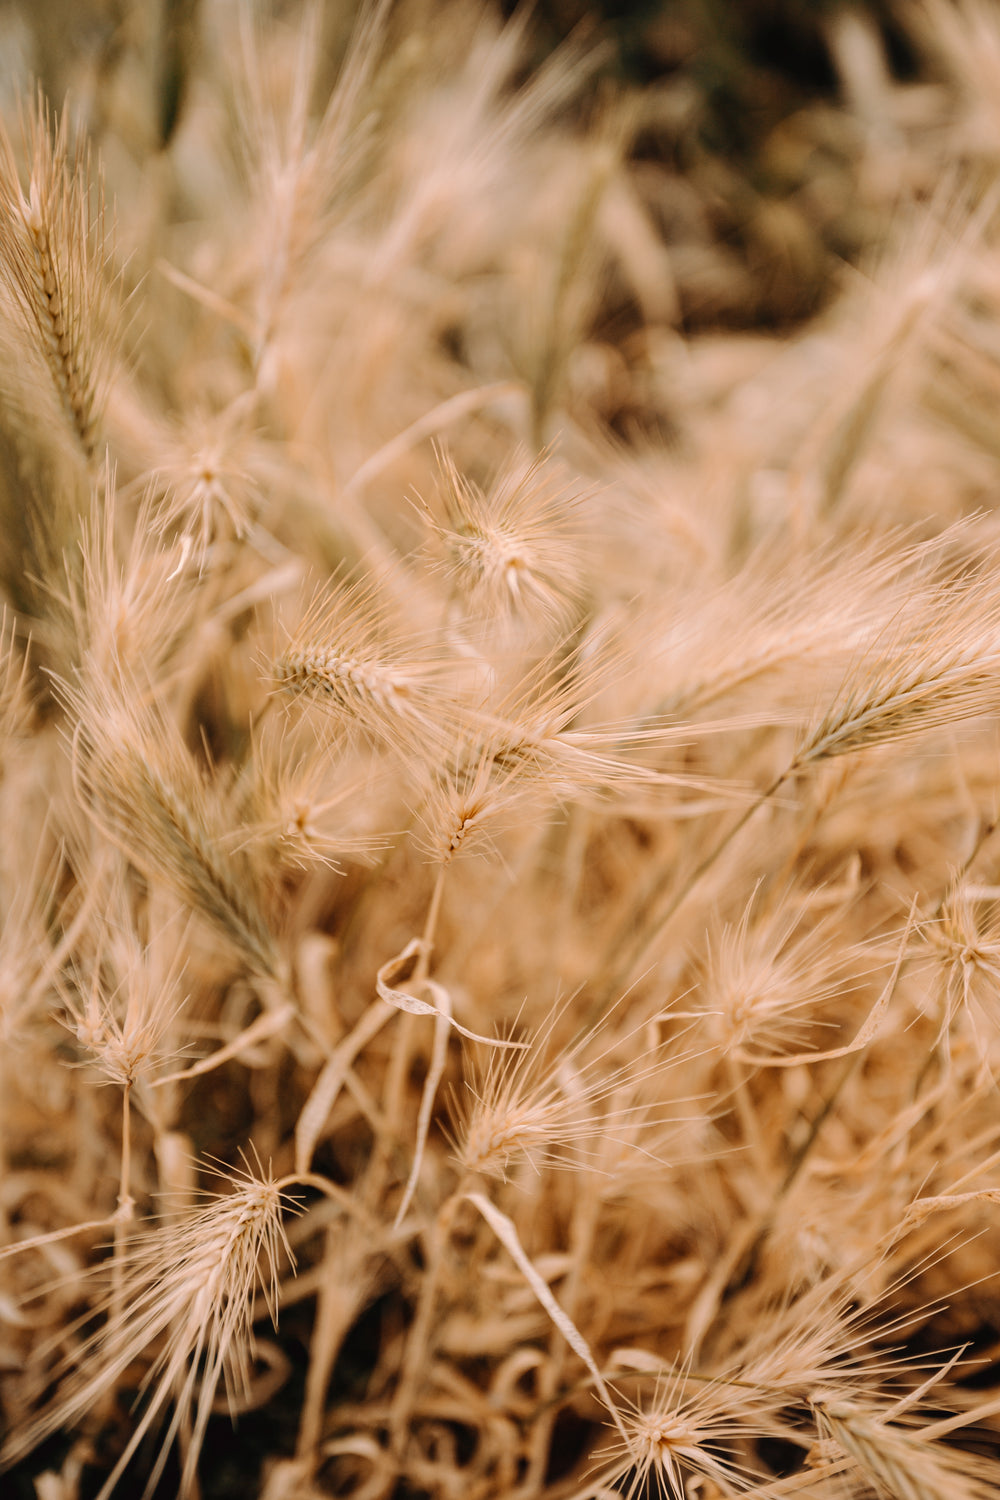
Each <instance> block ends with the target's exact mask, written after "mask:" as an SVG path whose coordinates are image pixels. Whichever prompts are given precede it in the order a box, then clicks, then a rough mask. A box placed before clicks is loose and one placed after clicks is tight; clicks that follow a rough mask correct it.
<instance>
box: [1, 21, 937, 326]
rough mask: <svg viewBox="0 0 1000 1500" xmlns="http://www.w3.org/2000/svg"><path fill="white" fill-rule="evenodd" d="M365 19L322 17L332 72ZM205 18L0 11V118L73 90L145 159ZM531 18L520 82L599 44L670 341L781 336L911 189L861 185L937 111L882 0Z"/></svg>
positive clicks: (168, 128) (181, 93)
mask: <svg viewBox="0 0 1000 1500" xmlns="http://www.w3.org/2000/svg"><path fill="white" fill-rule="evenodd" d="M480 8H481V9H482V10H483V11H484V12H486V11H491V12H493V11H494V10H495V8H494V7H490V6H487V5H482V6H481V7H480ZM277 9H278V11H279V12H280V9H281V7H280V6H279V7H277ZM361 9H362V7H361V5H360V4H358V3H356V0H348V3H345V4H343V5H336V4H335V5H329V6H326V7H325V17H326V18H325V23H324V24H325V26H326V41H327V44H328V49H329V50H328V55H329V57H330V59H331V68H332V67H333V66H334V65H335V63H336V60H337V58H338V56H339V55H341V54H342V52H343V48H344V47H345V46H346V43H347V38H348V37H349V35H350V33H351V30H352V27H353V24H354V21H355V19H356V17H357V15H358V13H359V12H360V10H361ZM461 9H462V15H463V18H464V19H465V20H466V21H467V19H468V14H469V8H468V7H462V8H461ZM201 10H202V8H201V7H200V5H199V0H42V3H40V4H28V3H22V0H8V3H7V4H6V5H5V6H4V7H3V8H2V9H0V90H2V93H0V106H2V105H4V104H7V105H9V103H10V100H11V99H12V98H13V97H16V96H17V94H18V93H19V92H21V91H23V87H24V80H25V78H26V77H34V78H36V79H37V81H38V82H39V84H40V86H41V87H42V89H43V91H44V92H45V94H46V95H47V97H48V98H50V99H52V100H54V101H57V102H58V101H61V100H62V99H63V98H64V97H65V96H66V95H67V93H68V94H69V95H70V97H71V98H72V100H73V101H74V107H75V108H76V109H77V110H78V111H79V112H80V113H81V114H82V116H83V117H84V123H85V124H86V126H87V129H88V131H89V132H90V134H91V136H92V137H93V138H95V139H96V140H97V141H98V143H103V141H104V139H105V138H106V137H108V136H109V135H112V134H113V135H114V137H115V139H116V141H126V142H128V143H129V145H130V148H131V151H132V153H133V155H134V157H135V160H136V162H137V163H141V162H142V161H143V160H145V159H146V158H148V157H150V156H153V155H156V154H157V153H160V152H163V151H164V150H166V149H169V147H170V143H171V141H172V140H173V138H174V136H175V135H176V133H177V132H178V131H179V130H181V129H182V128H183V124H184V116H185V109H186V105H187V101H188V99H189V97H190V95H191V91H192V88H193V87H194V85H195V83H196V80H197V78H198V75H199V70H200V68H201V66H202V58H201V54H202V52H203V48H204V37H203V35H202V28H203V16H202V14H201ZM445 10H453V7H451V6H448V5H447V4H442V3H441V0H399V3H398V4H397V5H396V6H395V7H394V12H393V15H394V21H393V24H394V26H395V28H396V29H397V33H398V34H405V35H406V36H407V37H408V38H409V39H410V41H411V43H412V44H413V45H417V44H418V43H419V40H420V38H421V37H422V36H431V37H433V36H434V34H435V31H436V30H437V29H438V28H440V26H441V20H442V15H443V12H444V11H445ZM499 10H500V12H501V13H502V14H503V15H504V16H505V17H510V16H511V15H513V14H515V12H517V11H518V7H517V5H515V4H513V3H511V0H503V3H502V4H501V5H500V6H499ZM530 17H531V20H530V30H531V46H530V48H529V53H528V56H529V62H528V63H527V65H526V66H527V67H528V68H530V67H532V66H535V65H538V64H540V63H541V62H542V61H543V60H544V59H545V57H546V56H548V55H550V54H551V52H552V51H553V50H554V49H557V48H558V47H560V46H564V45H566V44H567V39H570V42H571V44H572V40H573V39H575V40H576V41H577V42H578V43H580V42H582V43H583V44H585V45H588V46H597V47H600V48H601V49H602V64H601V67H600V69H599V70H598V74H597V85H598V86H597V87H596V89H595V90H593V91H590V92H589V94H588V99H589V100H590V108H591V109H592V110H593V109H596V108H600V101H601V99H602V98H605V97H607V96H608V95H611V94H613V95H614V96H615V98H616V99H618V100H619V101H620V100H621V99H622V97H627V98H630V99H631V100H632V109H633V114H632V122H631V148H630V150H631V157H632V160H633V163H634V166H635V174H636V181H637V183H638V184H639V186H640V188H641V191H642V194H643V197H644V200H645V202H646V205H647V207H648V208H649V209H650V210H651V211H652V213H653V217H654V219H655V221H656V223H657V226H658V228H659V231H660V233H661V234H662V236H663V239H664V241H665V242H666V243H667V245H668V246H670V247H671V248H672V249H674V251H675V252H676V253H675V255H674V273H675V277H676V281H677V286H676V299H677V307H676V318H675V321H676V322H677V324H678V325H679V326H680V327H681V328H682V329H683V331H685V332H692V331H695V330H702V329H705V328H712V327H720V328H770V329H777V330H783V329H786V328H787V327H788V326H789V325H790V324H793V323H795V322H797V321H799V320H801V319H803V318H805V317H808V316H811V315H812V314H814V313H815V312H816V311H817V310H818V309H820V308H822V306H824V305H825V302H826V301H827V300H828V298H829V296H830V294H831V292H832V290H833V287H834V283H835V279H836V275H837V271H838V268H839V266H840V265H841V264H842V263H843V261H845V260H846V261H848V262H853V261H856V260H857V259H858V257H859V256H860V255H861V254H862V253H863V252H864V250H865V249H866V247H867V246H869V245H870V244H871V243H872V242H873V240H874V239H875V238H876V237H877V235H878V233H879V230H880V228H881V227H882V226H884V222H885V210H886V206H887V199H890V198H892V196H893V195H895V194H896V193H898V192H899V190H900V188H901V187H904V188H907V189H909V188H911V187H912V186H913V184H910V183H907V184H903V183H900V182H899V181H898V180H896V179H895V178H894V177H893V176H892V174H891V173H890V174H889V175H888V178H887V177H886V174H885V173H884V172H882V173H881V174H880V178H881V180H872V178H871V176H870V174H869V176H868V177H867V178H866V175H865V171H866V158H867V157H868V155H869V153H868V152H867V149H866V147H867V144H868V139H867V138H868V137H870V135H871V133H872V132H876V133H879V134H880V135H881V136H882V137H883V140H882V142H881V144H882V146H883V147H884V146H885V144H886V139H887V138H891V137H892V136H893V135H898V134H900V133H901V132H903V133H907V134H909V135H912V133H913V130H914V128H916V129H917V130H919V129H920V128H922V127H924V126H926V125H928V124H930V125H932V124H933V118H934V115H935V101H934V97H933V96H934V89H933V85H934V83H935V82H936V81H940V80H939V79H936V77H935V75H936V74H937V73H938V72H939V69H938V65H937V63H936V61H935V59H934V58H933V57H932V56H930V55H928V54H924V53H922V52H921V50H920V48H919V45H918V42H917V40H915V31H914V27H913V26H912V24H910V23H911V22H912V19H913V17H912V15H911V14H910V13H909V12H908V11H906V12H904V10H903V9H902V8H900V7H899V6H898V5H893V4H892V3H891V0H869V3H864V4H862V3H857V0H851V3H847V4H845V3H844V0H631V3H630V0H597V3H594V0H537V4H535V5H534V6H533V7H532V8H531V11H530ZM602 83H603V89H602V87H601V84H602ZM579 107H580V108H581V109H586V108H587V105H586V104H582V105H581V106H579ZM879 157H880V160H881V161H883V162H884V161H885V159H886V153H885V151H884V150H882V151H881V152H880V153H879ZM908 160H912V153H911V154H910V156H908ZM917 190H918V192H919V185H917ZM707 246H710V247H711V249H712V251H713V254H712V255H710V256H708V257H706V256H705V255H704V254H702V253H700V252H702V251H703V250H704V249H705V248H706V247H707Z"/></svg>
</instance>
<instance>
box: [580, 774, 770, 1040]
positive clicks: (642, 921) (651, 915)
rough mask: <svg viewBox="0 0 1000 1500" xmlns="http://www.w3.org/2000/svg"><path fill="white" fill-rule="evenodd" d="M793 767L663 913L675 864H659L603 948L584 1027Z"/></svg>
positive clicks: (700, 865)
mask: <svg viewBox="0 0 1000 1500" xmlns="http://www.w3.org/2000/svg"><path fill="white" fill-rule="evenodd" d="M796 765H797V763H796V762H795V761H793V762H792V764H791V765H790V766H788V767H787V768H786V769H785V770H784V771H782V773H781V775H780V776H778V777H776V778H775V780H774V781H772V783H771V785H770V786H769V787H768V788H767V790H766V791H763V792H761V793H760V795H759V796H758V797H757V798H755V800H754V801H753V802H751V803H750V805H749V806H748V807H747V808H746V809H745V810H744V811H743V812H742V813H741V814H740V816H739V818H738V819H737V820H736V822H735V823H734V824H733V825H732V827H731V828H729V829H727V831H726V832H725V833H724V834H723V835H722V837H721V838H720V839H719V840H718V842H717V843H716V844H715V845H714V846H713V847H712V848H711V849H710V850H709V852H708V853H707V854H706V855H705V856H704V858H703V859H701V860H700V861H699V862H698V864H697V865H695V867H694V869H693V870H692V871H691V873H690V874H689V875H688V877H687V879H686V880H684V881H682V883H681V884H680V885H679V886H678V887H677V889H676V890H675V892H674V894H673V895H672V896H671V898H670V900H669V901H668V902H667V904H666V906H664V907H663V908H662V910H659V906H660V901H661V900H662V898H663V896H664V894H665V892H666V891H667V890H669V888H670V885H671V882H672V881H673V879H674V876H675V873H676V870H675V865H674V861H673V860H672V859H670V860H666V861H664V863H663V864H662V865H661V866H660V868H659V869H658V870H655V871H654V872H653V876H652V878H651V879H650V881H649V882H648V883H647V885H646V888H645V890H644V891H643V892H642V894H641V895H640V897H639V899H638V902H637V903H636V904H635V905H634V906H633V907H632V908H631V909H630V911H629V915H628V917H627V919H626V920H625V921H624V922H623V923H622V924H621V926H620V927H619V929H618V931H617V932H616V933H615V935H614V937H613V938H612V939H611V942H610V943H609V944H608V947H607V949H606V950H605V953H604V957H603V959H602V960H601V962H600V965H599V967H598V970H597V974H598V984H599V988H598V989H597V996H596V999H595V1000H594V1003H593V1007H592V1009H591V1012H590V1015H589V1017H588V1025H591V1026H592V1025H593V1024H594V1023H595V1022H596V1021H598V1020H600V1019H601V1017H602V1016H603V1015H604V1014H605V1012H606V1011H607V1009H608V1006H609V1005H611V1004H612V1003H613V1002H614V1000H615V999H616V998H617V997H618V995H619V994H620V993H621V991H622V989H623V988H624V986H625V983H626V981H627V979H628V977H629V975H630V974H631V972H632V970H633V969H634V968H635V965H636V964H637V963H638V962H639V960H640V959H641V958H642V957H643V955H644V954H645V953H646V951H647V949H648V948H649V946H650V945H651V943H652V942H653V941H654V940H655V939H656V938H657V937H658V936H659V934H660V933H661V932H662V931H663V928H664V927H665V926H666V925H667V923H668V922H669V921H670V919H671V918H672V917H673V916H674V915H675V913H676V912H677V911H678V910H679V909H680V907H681V906H682V905H683V904H684V902H685V901H686V900H687V898H688V896H689V895H690V894H691V892H692V891H693V890H694V889H695V887H696V886H697V885H698V883H699V881H701V880H703V879H704V877H705V876H706V875H707V874H708V872H709V870H711V868H712V866H713V865H714V864H715V863H716V861H717V860H718V859H719V857H720V856H721V855H723V854H724V853H725V851H726V850H727V849H728V848H729V846H730V844H731V843H732V842H733V840H734V839H735V838H736V836H737V834H739V833H741V832H742V831H743V829H744V828H745V827H746V825H747V824H748V823H749V821H750V819H751V818H752V817H753V815H754V813H755V812H757V811H758V809H759V808H761V807H763V806H764V805H765V803H767V802H769V801H770V800H771V798H772V797H773V796H774V795H775V793H776V792H778V791H779V789H780V788H781V787H782V786H783V785H784V783H785V782H786V781H787V780H788V778H789V777H790V776H791V775H792V774H793V772H794V771H795V770H796Z"/></svg>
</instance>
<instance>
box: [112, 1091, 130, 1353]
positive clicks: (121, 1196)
mask: <svg viewBox="0 0 1000 1500" xmlns="http://www.w3.org/2000/svg"><path fill="white" fill-rule="evenodd" d="M131 1094H132V1084H131V1082H128V1083H126V1084H125V1087H124V1089H123V1090H122V1155H121V1167H120V1172H119V1182H118V1208H117V1210H116V1212H115V1216H114V1218H115V1238H114V1258H113V1262H112V1272H111V1312H110V1322H111V1323H112V1324H113V1325H114V1324H117V1323H118V1322H119V1321H120V1320H121V1319H122V1318H123V1317H124V1315H125V1291H124V1274H125V1247H126V1244H127V1242H128V1226H129V1224H130V1223H131V1222H132V1216H133V1211H134V1209H135V1199H134V1198H133V1197H132V1194H131V1192H130V1186H131V1180H132V1111H131V1107H130V1106H131Z"/></svg>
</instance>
